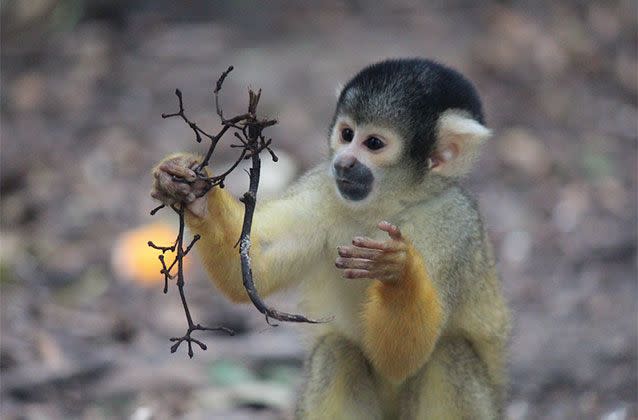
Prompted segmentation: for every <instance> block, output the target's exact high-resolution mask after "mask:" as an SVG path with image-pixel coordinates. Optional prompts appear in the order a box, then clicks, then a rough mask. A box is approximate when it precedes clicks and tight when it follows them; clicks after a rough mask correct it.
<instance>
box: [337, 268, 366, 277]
mask: <svg viewBox="0 0 638 420" xmlns="http://www.w3.org/2000/svg"><path fill="white" fill-rule="evenodd" d="M343 278H345V279H371V278H372V274H371V273H370V271H368V270H360V269H351V268H349V269H347V270H343Z"/></svg>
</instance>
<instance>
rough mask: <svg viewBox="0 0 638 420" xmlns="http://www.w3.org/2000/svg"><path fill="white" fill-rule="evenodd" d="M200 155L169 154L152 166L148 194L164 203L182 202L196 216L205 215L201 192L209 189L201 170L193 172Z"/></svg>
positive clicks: (204, 202)
mask: <svg viewBox="0 0 638 420" xmlns="http://www.w3.org/2000/svg"><path fill="white" fill-rule="evenodd" d="M200 160H201V159H200V158H198V157H197V156H195V155H192V154H189V153H180V154H177V155H171V156H168V157H166V158H165V159H164V160H162V161H161V162H160V163H159V164H158V165H157V166H156V167H155V168H154V169H153V178H154V183H153V189H152V190H151V197H153V198H155V199H157V200H159V201H161V202H162V203H164V204H166V205H169V206H170V205H173V204H178V203H183V204H185V205H186V208H187V209H188V210H190V212H191V213H192V214H193V215H195V216H197V217H200V218H203V217H204V216H206V208H207V206H206V198H205V195H206V193H207V192H208V190H209V189H210V185H209V182H208V181H207V176H206V174H205V173H199V174H198V173H196V172H195V169H196V167H197V165H198V164H199V162H200Z"/></svg>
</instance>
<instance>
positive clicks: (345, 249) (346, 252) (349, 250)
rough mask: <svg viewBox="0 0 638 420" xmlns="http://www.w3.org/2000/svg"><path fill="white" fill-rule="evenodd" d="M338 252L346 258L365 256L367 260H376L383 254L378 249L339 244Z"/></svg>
mask: <svg viewBox="0 0 638 420" xmlns="http://www.w3.org/2000/svg"><path fill="white" fill-rule="evenodd" d="M337 253H338V254H339V256H340V257H344V258H364V259H366V260H374V259H375V258H378V257H379V255H381V251H379V250H377V249H368V248H358V247H356V246H339V247H337Z"/></svg>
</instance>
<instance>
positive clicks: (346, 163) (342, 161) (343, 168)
mask: <svg viewBox="0 0 638 420" xmlns="http://www.w3.org/2000/svg"><path fill="white" fill-rule="evenodd" d="M357 163H358V161H357V158H356V157H354V156H352V155H345V156H341V157H339V158H338V159H337V160H336V161H335V163H334V167H335V170H336V171H337V173H338V174H343V173H345V172H348V170H349V169H352V168H353V167H354V166H355V165H356V164H357Z"/></svg>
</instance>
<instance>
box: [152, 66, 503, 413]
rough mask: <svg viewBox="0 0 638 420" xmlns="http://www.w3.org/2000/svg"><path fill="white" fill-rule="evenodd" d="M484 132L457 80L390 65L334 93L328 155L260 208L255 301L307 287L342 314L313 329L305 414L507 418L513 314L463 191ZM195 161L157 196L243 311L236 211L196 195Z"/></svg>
mask: <svg viewBox="0 0 638 420" xmlns="http://www.w3.org/2000/svg"><path fill="white" fill-rule="evenodd" d="M489 136H490V130H488V129H487V128H486V127H485V126H484V125H483V115H482V110H481V103H480V100H479V97H478V95H477V93H476V91H475V89H474V87H473V86H472V84H471V83H470V82H469V81H468V80H466V79H465V78H464V77H463V76H462V75H460V74H459V73H457V72H456V71H454V70H451V69H449V68H447V67H445V66H442V65H440V64H437V63H435V62H432V61H429V60H424V59H399V60H387V61H383V62H380V63H377V64H373V65H371V66H369V67H366V68H365V69H363V70H362V71H361V72H359V73H358V74H357V75H356V76H355V77H354V78H353V79H352V80H350V81H349V82H348V83H347V84H346V85H345V87H344V88H343V90H342V91H341V93H340V95H339V99H338V102H337V106H336V111H335V114H334V117H333V119H332V123H331V129H330V136H329V146H330V152H331V153H330V156H331V158H330V160H328V161H326V162H323V163H321V164H320V165H318V166H317V167H316V168H315V169H313V170H311V171H309V172H308V173H307V174H306V175H304V176H303V177H302V178H301V179H300V180H299V181H298V182H297V183H296V184H295V185H294V186H293V187H291V188H290V190H289V191H288V192H287V193H286V194H285V195H284V196H283V197H282V198H280V199H277V200H273V201H270V202H266V203H258V207H257V210H256V214H255V217H254V221H253V230H252V232H253V233H252V237H253V240H252V244H253V245H252V250H251V253H252V255H253V259H252V261H253V272H254V274H255V282H256V287H257V289H258V291H259V293H260V294H261V295H262V296H266V295H268V294H270V293H272V292H275V291H277V290H280V289H282V288H285V287H290V286H299V287H301V289H302V296H303V298H302V302H301V308H302V310H303V311H304V313H305V314H308V315H309V316H313V317H324V316H326V315H331V316H333V317H334V319H333V321H331V322H328V323H325V324H320V325H312V326H308V330H310V332H311V333H313V334H315V335H316V339H315V340H314V346H313V348H312V351H311V352H310V357H309V358H308V361H307V363H306V376H307V379H306V383H305V386H304V387H303V390H302V392H301V395H300V397H299V401H298V406H297V411H296V413H297V417H298V418H300V419H382V418H387V419H394V418H401V419H404V418H405V419H437V420H440V419H495V418H500V417H502V412H503V404H504V397H505V390H506V382H507V381H506V372H505V365H506V342H507V338H508V334H509V314H508V310H507V307H506V305H505V303H504V300H503V297H502V294H501V290H500V289H501V287H500V281H499V278H498V276H497V273H496V270H495V264H494V257H493V255H492V249H491V246H490V244H489V242H488V240H487V238H486V233H485V230H484V228H483V224H482V221H481V216H480V214H479V211H478V209H477V204H476V202H475V201H474V200H473V199H472V198H470V197H469V196H468V195H467V193H466V192H465V191H464V190H463V189H462V188H461V187H460V186H459V185H458V182H457V179H458V178H459V177H461V176H463V175H464V174H466V173H467V172H468V171H469V170H470V169H471V166H472V163H473V161H474V159H475V157H476V156H477V154H478V151H479V149H480V147H481V145H482V143H483V142H484V141H485V140H486V139H487V138H488V137H489ZM197 163H198V158H197V157H196V156H193V155H189V154H179V155H174V156H169V157H168V158H166V159H165V160H163V161H162V162H160V164H159V165H158V166H157V167H156V168H155V170H154V177H155V183H154V187H153V192H152V196H153V197H154V198H156V199H159V200H160V201H162V202H164V203H175V202H183V203H186V205H187V208H188V212H187V215H186V223H187V224H188V226H189V228H190V229H191V231H192V232H194V233H198V234H200V235H201V237H202V239H201V240H200V241H199V242H198V243H197V248H198V251H199V254H200V255H201V257H202V260H203V263H204V266H205V267H206V269H207V271H208V273H209V274H210V276H211V278H212V280H213V282H214V283H215V284H216V286H217V287H218V288H219V290H220V291H221V292H222V293H223V294H225V295H226V296H227V297H228V298H229V299H231V300H232V301H234V302H248V296H247V294H246V292H245V290H244V287H243V285H242V279H241V268H240V262H239V258H238V257H237V250H236V249H235V248H234V245H235V243H236V241H237V238H238V237H239V233H240V230H241V222H242V217H243V206H242V204H240V203H239V202H238V200H236V199H235V198H234V197H232V196H231V195H230V194H229V193H228V192H226V191H225V190H223V189H220V188H214V189H213V190H211V191H209V192H208V193H207V194H206V195H205V196H204V197H200V198H196V197H197V196H198V195H200V193H201V192H202V191H203V190H202V187H203V185H200V184H198V181H196V176H195V173H194V172H193V170H192V169H193V168H194V167H195V165H196V164H197ZM174 177H181V178H184V179H185V180H186V181H188V183H184V182H176V181H174Z"/></svg>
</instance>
